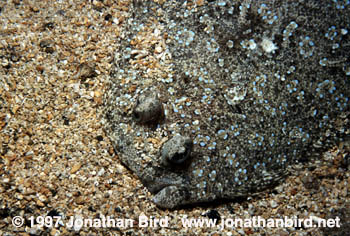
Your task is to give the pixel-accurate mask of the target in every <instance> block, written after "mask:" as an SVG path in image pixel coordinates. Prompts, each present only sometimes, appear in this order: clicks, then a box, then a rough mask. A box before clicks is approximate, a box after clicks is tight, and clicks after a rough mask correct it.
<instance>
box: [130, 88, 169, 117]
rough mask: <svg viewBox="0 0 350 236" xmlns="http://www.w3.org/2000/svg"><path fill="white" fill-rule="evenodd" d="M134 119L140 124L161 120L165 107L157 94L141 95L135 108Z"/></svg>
mask: <svg viewBox="0 0 350 236" xmlns="http://www.w3.org/2000/svg"><path fill="white" fill-rule="evenodd" d="M132 116H133V118H134V119H135V121H136V122H139V123H148V122H153V121H157V120H159V119H160V118H161V117H162V116H163V105H162V103H161V101H160V100H159V98H158V95H157V93H154V92H153V93H150V92H149V93H146V94H141V95H140V97H139V98H138V100H137V104H136V106H135V108H134V111H133V114H132Z"/></svg>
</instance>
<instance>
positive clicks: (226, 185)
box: [104, 0, 350, 208]
mask: <svg viewBox="0 0 350 236" xmlns="http://www.w3.org/2000/svg"><path fill="white" fill-rule="evenodd" d="M129 8H130V9H129V12H128V14H129V15H128V17H127V18H126V19H125V22H124V25H123V27H124V30H123V34H122V35H121V40H120V42H119V43H120V48H119V49H118V50H116V56H115V68H114V72H113V76H112V79H111V81H110V87H109V88H108V91H107V93H106V94H105V106H106V110H105V111H106V116H105V120H104V124H105V126H106V131H107V133H108V135H109V137H110V139H111V141H112V143H113V145H114V148H115V150H116V151H117V152H118V154H119V155H118V156H119V158H120V159H121V161H122V162H123V163H124V164H125V165H126V166H127V167H129V169H131V170H132V171H133V172H134V173H135V174H136V175H137V176H138V177H139V178H140V179H141V181H142V183H143V184H144V185H145V186H146V187H147V189H148V190H149V191H150V192H151V193H153V194H155V196H154V198H153V201H154V202H155V204H156V205H158V206H160V207H164V208H174V207H177V206H180V205H184V204H192V203H198V202H208V201H212V200H215V199H219V198H228V199H232V198H234V197H237V196H246V195H249V194H252V193H254V192H258V191H261V190H263V189H266V188H268V187H269V186H271V185H273V184H276V183H278V182H279V181H281V180H282V179H283V178H284V176H285V174H286V168H287V167H288V166H289V165H290V164H292V163H294V162H295V161H297V160H298V159H300V157H305V156H307V155H308V154H309V153H312V152H314V151H315V150H316V149H317V148H319V147H325V146H327V145H329V144H332V143H333V142H334V141H337V140H341V139H342V138H343V137H344V136H345V135H346V134H348V133H349V130H348V127H347V126H346V124H347V123H348V118H347V116H348V115H349V106H348V105H349V93H350V86H349V83H350V82H349V77H350V60H349V54H350V40H349V39H350V37H349V35H350V33H349V32H348V30H350V26H349V25H350V22H349V19H350V5H349V1H336V0H324V1H319V0H308V1H303V0H300V1H282V0H269V1H267V0H265V1H262V0H257V1H256V0H254V1H253V0H251V1H249V0H242V1H224V0H217V1H134V3H133V4H132V5H130V6H129Z"/></svg>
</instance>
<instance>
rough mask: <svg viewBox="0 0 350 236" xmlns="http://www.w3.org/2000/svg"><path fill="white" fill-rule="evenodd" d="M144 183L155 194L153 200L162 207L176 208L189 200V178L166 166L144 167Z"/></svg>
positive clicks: (141, 177)
mask: <svg viewBox="0 0 350 236" xmlns="http://www.w3.org/2000/svg"><path fill="white" fill-rule="evenodd" d="M140 179H141V182H142V184H143V185H144V186H145V187H146V188H147V189H148V191H149V192H150V193H152V194H153V195H154V197H153V199H152V200H153V202H154V203H155V204H156V205H157V206H158V207H160V208H175V207H177V206H179V205H184V204H186V203H187V201H188V200H189V191H188V186H190V185H189V184H190V183H189V181H188V178H185V177H184V176H182V175H181V174H178V173H174V172H171V170H168V169H166V168H160V167H152V168H146V169H144V173H143V174H142V176H140Z"/></svg>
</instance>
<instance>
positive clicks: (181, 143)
mask: <svg viewBox="0 0 350 236" xmlns="http://www.w3.org/2000/svg"><path fill="white" fill-rule="evenodd" d="M191 151H192V140H191V138H189V137H184V136H181V135H176V136H174V137H172V138H171V139H169V140H168V141H167V142H166V143H164V145H163V146H162V150H161V154H162V163H163V164H164V165H166V166H168V165H171V164H175V165H179V164H182V163H184V162H185V161H186V160H187V159H188V158H189V157H190V154H191Z"/></svg>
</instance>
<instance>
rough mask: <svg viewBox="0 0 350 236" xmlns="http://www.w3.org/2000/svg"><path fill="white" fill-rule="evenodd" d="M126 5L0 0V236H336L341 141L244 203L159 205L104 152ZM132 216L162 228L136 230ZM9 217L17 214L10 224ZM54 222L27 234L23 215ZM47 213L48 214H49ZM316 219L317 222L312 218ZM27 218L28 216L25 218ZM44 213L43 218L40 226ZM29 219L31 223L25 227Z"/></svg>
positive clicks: (347, 225) (344, 178) (342, 177)
mask: <svg viewBox="0 0 350 236" xmlns="http://www.w3.org/2000/svg"><path fill="white" fill-rule="evenodd" d="M129 4H131V1H128V0H124V1H112V0H105V1H94V0H93V1H73V0H72V1H68V0H67V1H64V0H62V1H30V0H22V1H21V0H8V1H1V2H0V156H1V159H0V235H178V236H179V235H280V236H287V235H346V233H347V234H349V232H350V197H349V196H350V193H349V182H350V174H349V173H348V171H347V170H346V168H344V166H343V165H342V164H341V163H342V161H343V158H344V157H345V155H347V152H346V149H347V147H346V145H344V144H340V145H339V146H338V147H334V148H333V149H332V150H329V151H328V152H325V153H323V159H322V161H320V162H319V163H313V164H312V163H311V164H310V165H309V167H307V168H305V167H303V166H299V167H298V166H297V167H295V168H294V169H291V175H290V177H288V178H287V179H286V181H284V182H283V183H282V184H280V185H279V186H277V187H276V188H275V189H272V190H270V191H267V192H265V193H262V194H259V195H257V196H252V197H248V198H244V199H237V200H234V201H224V202H216V203H212V204H203V205H199V206H192V207H186V208H184V209H176V210H162V209H159V208H157V207H156V206H155V205H154V204H153V203H152V201H151V198H152V196H151V194H150V193H149V192H148V191H147V189H146V188H144V187H143V185H142V184H141V183H140V181H139V180H138V179H137V178H136V177H135V176H134V175H133V174H132V173H131V172H130V171H129V170H127V169H126V168H125V167H124V166H123V165H122V164H121V163H120V161H119V159H118V156H117V155H116V154H114V152H113V149H112V146H111V143H110V141H109V140H108V138H107V137H106V135H105V133H104V130H103V127H102V125H101V122H100V121H101V116H102V110H103V101H102V95H103V93H104V91H105V90H106V84H107V81H108V80H109V78H110V71H111V68H113V59H114V55H115V54H116V53H118V51H117V50H116V48H117V45H116V42H117V38H118V37H120V36H121V35H122V34H123V32H122V30H121V26H122V24H124V23H125V21H126V19H127V18H128V17H130V15H129V13H128V10H129ZM209 211H211V214H209V215H210V216H211V217H214V218H215V217H218V215H220V217H221V221H220V223H221V222H222V221H223V220H224V219H227V218H230V219H235V218H242V219H244V218H251V217H252V216H261V217H263V218H266V219H267V218H281V217H284V216H287V217H298V218H300V219H303V218H306V217H309V216H315V218H314V219H313V222H317V221H318V220H319V218H325V219H329V218H335V217H336V216H338V217H340V222H341V228H306V227H305V226H301V227H295V228H294V227H290V228H280V227H276V228H262V227H260V228H259V227H246V228H240V227H226V228H224V229H220V228H218V227H192V228H185V227H183V226H182V224H181V218H183V217H187V218H191V217H193V218H204V219H209V218H208V217H207V216H204V215H205V214H206V213H208V212H209ZM140 215H145V216H147V217H150V218H151V217H153V218H156V219H161V218H164V217H166V216H167V217H168V219H169V224H168V226H167V227H139V226H138V218H139V216H140ZM15 216H21V217H22V218H23V219H25V222H24V225H23V226H21V227H17V228H16V227H15V226H14V225H13V223H12V220H13V218H14V217H15ZM38 216H43V217H45V216H50V217H53V216H56V217H59V218H60V219H61V220H62V222H63V224H58V225H53V226H52V227H50V225H49V221H46V223H47V224H48V225H47V226H48V227H39V226H38V225H36V226H33V227H31V226H32V225H31V220H30V219H31V217H34V218H36V217H38ZM71 216H74V217H76V218H80V219H82V218H92V219H101V218H103V217H106V216H110V217H113V218H117V219H134V220H135V222H134V223H135V224H134V226H133V227H130V226H126V227H116V228H111V227H105V228H103V227H102V228H98V227H75V228H70V227H68V226H67V225H64V224H66V223H67V222H68V219H69V218H70V217H71ZM50 217H49V218H50ZM317 217H318V218H317ZM34 218H32V219H34ZM49 218H48V219H49ZM38 222H40V221H39V220H38V221H37V222H36V223H38Z"/></svg>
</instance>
